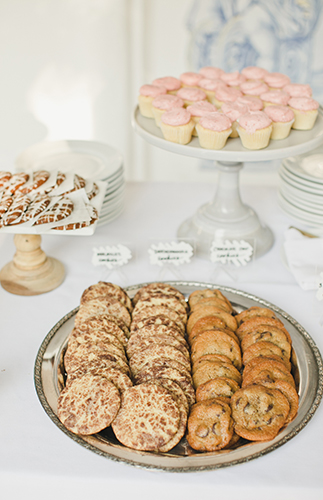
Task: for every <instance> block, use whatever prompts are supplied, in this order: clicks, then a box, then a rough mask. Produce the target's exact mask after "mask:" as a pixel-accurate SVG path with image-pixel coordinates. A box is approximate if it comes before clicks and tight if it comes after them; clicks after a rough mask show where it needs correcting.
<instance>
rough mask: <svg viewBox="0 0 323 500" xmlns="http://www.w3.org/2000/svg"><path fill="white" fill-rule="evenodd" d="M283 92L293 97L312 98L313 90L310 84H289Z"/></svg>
mask: <svg viewBox="0 0 323 500" xmlns="http://www.w3.org/2000/svg"><path fill="white" fill-rule="evenodd" d="M283 90H284V91H285V92H287V93H288V94H289V95H290V96H291V97H312V89H311V87H310V85H308V84H302V83H289V84H288V85H285V87H283Z"/></svg>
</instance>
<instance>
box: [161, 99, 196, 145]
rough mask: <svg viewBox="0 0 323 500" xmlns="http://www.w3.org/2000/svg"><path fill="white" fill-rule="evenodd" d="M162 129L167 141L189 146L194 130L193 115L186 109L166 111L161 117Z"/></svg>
mask: <svg viewBox="0 0 323 500" xmlns="http://www.w3.org/2000/svg"><path fill="white" fill-rule="evenodd" d="M161 129H162V132H163V136H164V138H165V139H166V141H171V142H176V143H177V144H188V143H189V142H190V140H191V139H192V132H193V129H194V122H193V120H192V118H191V113H190V112H189V111H187V109H185V108H174V109H172V110H171V111H166V113H164V114H163V115H162V117H161Z"/></svg>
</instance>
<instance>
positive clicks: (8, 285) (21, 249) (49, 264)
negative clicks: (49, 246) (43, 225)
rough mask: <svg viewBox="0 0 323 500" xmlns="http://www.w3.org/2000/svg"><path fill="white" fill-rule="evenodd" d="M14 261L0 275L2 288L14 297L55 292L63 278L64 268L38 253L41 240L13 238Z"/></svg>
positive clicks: (22, 235) (17, 236)
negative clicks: (14, 247) (14, 248)
mask: <svg viewBox="0 0 323 500" xmlns="http://www.w3.org/2000/svg"><path fill="white" fill-rule="evenodd" d="M14 243H15V246H16V253H15V255H14V257H13V260H12V261H11V262H9V263H8V264H6V265H5V266H4V267H3V268H2V269H1V271H0V283H1V286H2V287H3V288H4V289H5V290H7V291H8V292H10V293H13V294H15V295H39V294H42V293H46V292H50V291H51V290H54V289H55V288H57V287H58V286H59V285H60V284H61V283H62V282H63V281H64V278H65V269H64V266H63V264H62V263H61V262H60V261H58V260H57V259H54V258H53V257H48V256H47V255H46V254H45V252H44V251H43V250H42V249H41V236H40V235H36V234H16V235H15V236H14Z"/></svg>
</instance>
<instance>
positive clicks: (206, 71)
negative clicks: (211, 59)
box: [199, 66, 224, 80]
mask: <svg viewBox="0 0 323 500" xmlns="http://www.w3.org/2000/svg"><path fill="white" fill-rule="evenodd" d="M199 73H200V74H201V75H202V76H203V77H204V78H210V79H211V80H217V79H218V78H220V77H221V75H223V73H224V71H223V69H221V68H216V67H214V66H204V67H203V68H201V69H200V70H199Z"/></svg>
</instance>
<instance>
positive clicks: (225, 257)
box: [209, 238, 256, 281]
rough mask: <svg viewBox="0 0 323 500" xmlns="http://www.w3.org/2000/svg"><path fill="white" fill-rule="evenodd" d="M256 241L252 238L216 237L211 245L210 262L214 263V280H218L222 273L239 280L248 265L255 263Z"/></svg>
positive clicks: (212, 276)
mask: <svg viewBox="0 0 323 500" xmlns="http://www.w3.org/2000/svg"><path fill="white" fill-rule="evenodd" d="M255 254H256V241H255V239H253V238H250V239H247V238H245V239H243V240H242V239H233V238H230V239H229V238H226V239H224V238H214V240H213V241H212V243H211V245H210V254H209V258H210V262H211V263H212V265H213V273H212V275H211V280H212V281H217V278H218V276H219V274H220V273H225V274H226V275H228V276H229V277H230V279H232V280H233V281H238V279H239V277H240V275H241V274H242V273H243V271H244V269H245V268H246V266H248V267H249V266H251V265H253V264H254V261H255Z"/></svg>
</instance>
